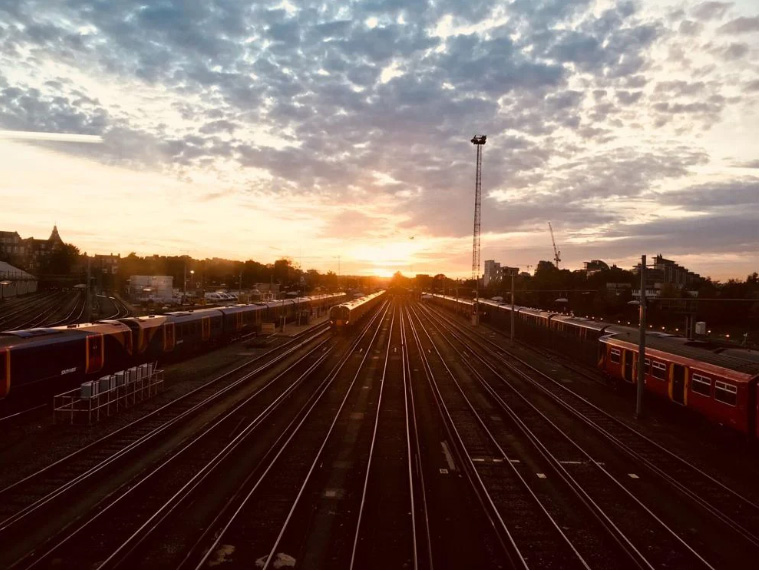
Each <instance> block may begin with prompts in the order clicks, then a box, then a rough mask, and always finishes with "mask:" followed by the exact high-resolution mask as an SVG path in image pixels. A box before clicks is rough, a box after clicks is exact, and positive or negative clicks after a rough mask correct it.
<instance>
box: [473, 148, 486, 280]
mask: <svg viewBox="0 0 759 571" xmlns="http://www.w3.org/2000/svg"><path fill="white" fill-rule="evenodd" d="M486 140H487V136H486V135H475V136H474V137H472V144H474V146H475V147H477V170H476V173H475V178H474V236H473V243H472V279H473V280H475V282H479V279H480V226H481V224H482V220H481V218H482V213H481V210H482V145H484V144H485V141H486Z"/></svg>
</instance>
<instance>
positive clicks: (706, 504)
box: [477, 334, 759, 547]
mask: <svg viewBox="0 0 759 571" xmlns="http://www.w3.org/2000/svg"><path fill="white" fill-rule="evenodd" d="M477 337H478V338H479V339H480V341H481V342H484V343H486V344H488V345H491V346H493V347H494V348H496V349H497V350H498V352H500V353H502V354H505V355H507V356H508V357H509V358H510V359H513V360H514V361H517V362H518V363H520V364H521V365H522V366H524V367H526V368H528V369H529V370H530V371H531V372H532V373H535V374H536V375H538V376H539V377H541V378H543V379H545V380H546V381H548V382H549V383H550V384H551V386H553V387H555V388H557V389H559V390H560V392H563V393H565V394H566V395H568V396H570V397H571V398H574V399H576V400H577V401H579V402H580V403H581V404H582V405H583V406H587V407H589V408H590V409H592V410H593V412H594V413H597V414H599V415H600V416H601V417H602V418H604V419H605V420H608V421H611V422H612V423H613V424H614V425H616V426H619V427H622V428H623V429H624V430H625V431H626V432H628V433H629V434H632V435H634V436H636V437H637V438H638V439H639V440H641V441H643V443H644V444H646V445H648V446H651V447H652V448H654V449H655V450H656V451H657V452H660V453H662V454H663V455H665V456H666V457H668V458H670V459H671V460H673V461H675V463H677V464H679V465H681V466H682V467H683V468H685V469H688V470H690V471H692V472H694V473H695V474H697V475H699V476H701V477H702V478H704V479H706V480H707V481H708V483H709V485H711V486H714V487H716V488H719V489H720V490H721V491H723V492H725V493H727V494H728V495H729V496H731V497H732V498H734V499H735V500H738V502H739V503H740V504H741V505H742V506H745V507H746V508H748V509H750V510H751V511H753V512H754V514H755V517H757V518H759V505H757V504H756V503H755V502H753V501H752V500H750V499H748V498H746V497H745V496H743V495H742V494H740V493H739V492H737V491H735V490H733V489H732V488H730V487H729V486H727V485H726V484H724V483H723V482H721V481H719V480H717V479H716V478H715V477H714V476H711V475H710V474H708V473H706V472H705V471H704V470H702V469H701V468H699V467H697V466H695V465H694V464H692V463H691V462H688V461H687V460H685V459H684V458H683V457H681V456H679V455H678V454H676V453H675V452H672V451H671V450H669V449H667V448H665V447H664V446H662V445H661V444H659V443H658V442H656V441H654V440H652V439H651V438H649V437H648V436H646V435H645V434H643V433H641V432H640V431H638V430H636V429H635V428H633V427H631V426H629V425H628V424H626V423H625V422H622V421H621V420H619V419H618V418H616V417H614V416H612V415H611V414H609V413H608V412H606V411H605V410H603V409H602V408H600V407H598V406H597V405H595V404H593V403H592V402H590V401H589V400H588V399H586V398H585V397H583V396H581V395H579V394H577V393H576V392H574V391H573V390H572V389H570V388H569V387H566V386H564V385H563V384H562V383H560V382H558V381H556V380H555V379H553V378H552V377H551V376H550V375H548V374H546V373H544V372H543V371H541V370H539V369H537V368H536V367H534V366H533V365H531V364H530V363H528V362H526V361H525V360H523V359H521V358H519V357H518V356H517V355H515V354H513V353H511V352H510V351H508V350H506V349H504V348H503V347H501V346H500V345H498V344H496V343H494V342H493V341H492V340H490V339H488V338H487V337H483V336H482V335H479V334H477ZM501 362H502V363H503V364H504V365H505V366H507V367H509V368H510V369H511V370H513V371H514V372H515V374H517V375H519V376H520V377H521V378H523V379H525V380H526V381H528V382H530V383H531V384H533V385H534V386H535V387H537V388H539V389H540V390H541V391H542V392H544V393H545V394H547V395H549V396H550V397H551V398H553V399H555V400H556V402H558V403H559V404H560V405H561V406H562V407H564V408H565V409H567V410H569V411H570V412H571V413H572V414H574V415H575V416H577V417H578V418H580V419H581V420H583V421H584V422H585V423H586V424H588V425H589V426H591V427H592V428H593V429H594V430H596V431H597V432H598V433H599V434H601V435H603V436H604V437H605V438H606V439H608V440H609V441H610V442H612V443H613V444H614V445H615V446H617V447H619V448H620V449H621V450H623V451H624V452H626V453H627V454H628V455H629V456H630V457H632V458H633V459H634V460H636V461H638V462H640V463H641V464H643V465H644V466H645V467H647V468H648V469H649V470H651V472H652V473H654V474H656V475H657V476H658V477H659V478H661V479H662V480H663V481H665V482H667V483H668V484H669V485H671V486H672V487H673V488H675V489H676V490H678V491H679V492H680V493H682V494H683V495H685V496H686V497H688V498H690V500H691V501H692V502H694V503H695V504H697V505H698V506H700V507H701V508H702V509H704V510H705V511H707V512H708V513H710V514H711V515H712V516H714V517H715V518H717V519H718V520H719V521H721V522H722V523H724V524H725V525H727V526H728V527H730V528H731V529H732V530H733V531H735V532H736V533H738V534H739V535H741V536H742V537H743V538H744V539H746V540H747V541H749V542H750V543H752V544H753V545H755V546H757V547H759V535H757V534H756V533H754V532H752V531H750V530H749V529H747V528H746V527H745V526H744V525H742V524H741V523H739V522H737V521H735V519H733V518H732V517H731V516H730V515H728V514H726V513H725V512H724V511H723V510H721V509H720V508H719V507H717V506H716V505H714V504H713V503H712V502H710V501H709V500H708V499H706V498H705V497H703V496H701V495H698V494H697V493H696V492H694V491H693V490H691V489H690V488H688V487H686V486H684V485H683V484H682V483H680V481H679V480H678V479H677V478H675V477H673V476H671V475H670V474H668V473H667V472H666V470H665V469H663V468H661V467H660V466H658V465H656V464H655V463H654V462H653V461H651V460H650V459H649V458H647V457H645V456H644V455H643V454H641V453H640V452H637V451H635V450H634V449H633V448H632V447H631V446H630V445H629V444H627V443H626V442H623V441H622V440H620V439H619V438H618V437H616V436H615V435H613V434H612V433H611V432H609V431H608V430H607V429H605V428H603V427H602V426H600V425H599V424H598V423H597V422H596V421H594V420H592V419H591V418H590V417H588V416H587V414H584V413H582V412H581V411H579V410H577V409H576V408H575V407H574V406H572V405H571V404H569V403H567V402H565V401H564V400H562V399H561V397H559V396H558V395H556V394H554V393H552V392H551V391H550V390H549V389H547V388H546V387H545V386H543V385H542V384H541V383H538V382H537V381H535V380H534V379H532V378H530V377H529V375H527V374H526V373H524V372H523V371H520V370H519V369H517V368H515V367H514V365H513V364H512V363H509V362H508V361H505V360H501Z"/></svg>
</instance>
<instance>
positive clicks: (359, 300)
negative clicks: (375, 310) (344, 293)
mask: <svg viewBox="0 0 759 571" xmlns="http://www.w3.org/2000/svg"><path fill="white" fill-rule="evenodd" d="M384 293H385V290H382V291H378V292H375V293H370V294H369V295H365V296H363V297H358V298H356V299H351V300H348V301H344V302H343V303H341V304H340V306H341V307H347V308H349V309H353V308H354V307H359V306H360V305H363V304H365V303H366V302H368V301H370V300H372V299H374V298H376V297H379V296H381V295H382V294H384Z"/></svg>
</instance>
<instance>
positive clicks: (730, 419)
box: [599, 330, 759, 436]
mask: <svg viewBox="0 0 759 571" xmlns="http://www.w3.org/2000/svg"><path fill="white" fill-rule="evenodd" d="M600 349H601V350H600V359H599V367H600V368H601V370H602V371H604V373H606V374H607V375H609V376H610V377H612V378H617V379H622V380H624V381H626V382H629V383H634V382H635V381H636V379H637V374H638V333H637V332H636V331H633V330H629V331H626V332H624V333H616V334H613V335H609V336H606V337H602V338H601V339H600ZM747 353H750V352H747ZM644 379H645V386H646V390H647V391H650V392H652V393H656V394H659V395H661V396H663V397H664V398H667V399H669V400H671V401H673V402H675V403H677V404H679V405H681V406H686V407H688V408H690V409H693V410H695V411H696V412H698V413H699V414H702V415H703V416H705V417H707V418H709V419H710V420H712V421H713V422H717V423H719V424H724V425H726V426H730V427H732V428H734V429H736V430H738V431H740V432H743V433H746V434H749V435H752V436H756V435H757V434H759V431H758V430H757V398H756V392H757V391H756V389H757V382H759V362H752V360H751V359H748V358H746V356H741V355H737V354H724V353H723V352H720V350H719V348H714V347H711V346H709V345H708V344H705V343H700V342H693V341H689V340H688V339H685V338H683V337H675V336H671V335H658V334H648V335H646V360H645V374H644Z"/></svg>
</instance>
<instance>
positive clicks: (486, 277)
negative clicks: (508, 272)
mask: <svg viewBox="0 0 759 571" xmlns="http://www.w3.org/2000/svg"><path fill="white" fill-rule="evenodd" d="M500 271H501V264H499V263H498V262H496V261H495V260H485V273H484V274H483V275H482V285H483V287H488V285H489V284H490V283H491V282H494V281H496V280H498V279H499V274H500Z"/></svg>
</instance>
